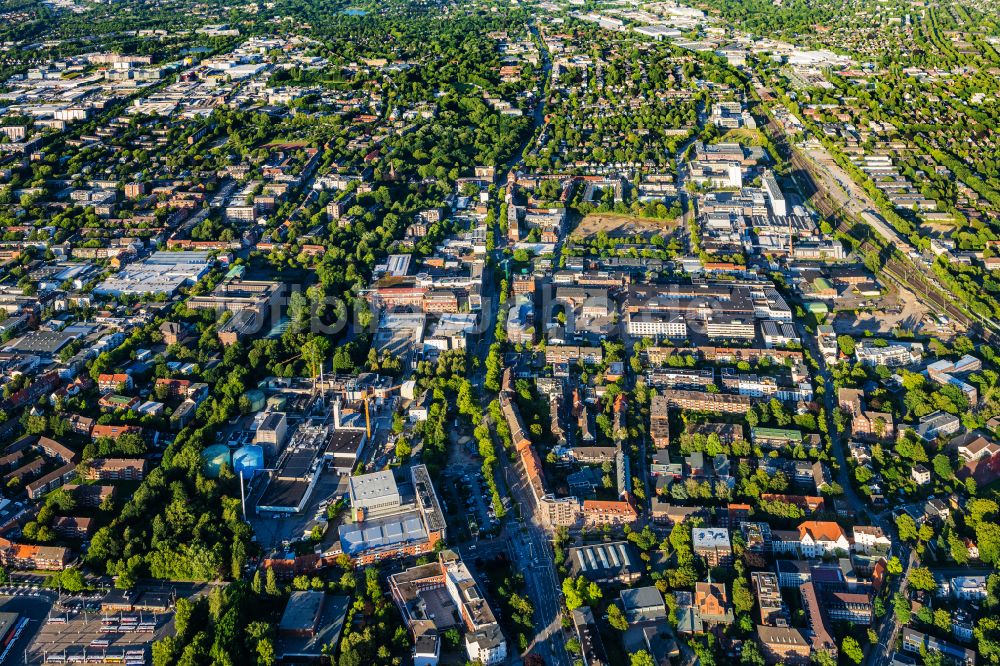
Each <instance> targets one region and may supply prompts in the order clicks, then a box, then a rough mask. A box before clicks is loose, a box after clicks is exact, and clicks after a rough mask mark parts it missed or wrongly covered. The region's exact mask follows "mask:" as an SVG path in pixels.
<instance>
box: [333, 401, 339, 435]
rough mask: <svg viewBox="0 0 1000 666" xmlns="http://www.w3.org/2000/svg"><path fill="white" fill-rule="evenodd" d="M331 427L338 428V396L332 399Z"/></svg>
mask: <svg viewBox="0 0 1000 666" xmlns="http://www.w3.org/2000/svg"><path fill="white" fill-rule="evenodd" d="M333 429H334V430H340V397H336V398H334V399H333Z"/></svg>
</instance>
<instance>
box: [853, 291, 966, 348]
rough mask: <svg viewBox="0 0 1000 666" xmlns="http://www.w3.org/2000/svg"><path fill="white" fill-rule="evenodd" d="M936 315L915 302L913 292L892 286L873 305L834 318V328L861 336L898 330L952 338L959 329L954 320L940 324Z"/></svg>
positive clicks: (946, 338) (884, 333) (918, 302)
mask: <svg viewBox="0 0 1000 666" xmlns="http://www.w3.org/2000/svg"><path fill="white" fill-rule="evenodd" d="M928 315H929V317H928ZM935 317H936V316H935V314H934V313H932V312H931V311H930V309H929V308H928V307H927V306H926V305H924V304H923V303H921V302H920V301H918V300H917V297H916V296H915V295H914V294H913V293H912V292H910V291H907V290H905V289H893V290H892V291H890V292H889V293H888V294H886V295H885V296H883V297H881V298H880V299H878V302H877V307H875V308H872V309H867V310H859V311H858V312H857V313H856V314H855V313H850V312H842V313H840V314H838V315H837V316H836V318H835V319H834V320H833V329H834V331H836V332H837V333H838V334H840V333H846V334H848V335H860V334H864V333H865V332H867V331H870V332H871V333H873V334H880V335H887V334H890V333H892V332H893V331H894V330H896V329H899V330H904V331H912V332H913V333H916V334H920V335H932V336H934V337H937V338H941V339H943V340H948V339H951V338H952V337H954V336H955V335H956V333H960V332H962V331H961V330H956V323H955V322H951V323H950V324H949V325H947V326H942V325H941V324H939V322H938V321H937V319H936V318H935ZM931 322H933V323H931Z"/></svg>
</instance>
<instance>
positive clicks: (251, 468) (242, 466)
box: [233, 444, 264, 480]
mask: <svg viewBox="0 0 1000 666" xmlns="http://www.w3.org/2000/svg"><path fill="white" fill-rule="evenodd" d="M262 469H264V449H263V448H261V447H259V446H257V445H256V444H247V445H246V446H241V447H240V448H238V449H236V451H235V452H233V471H234V472H236V475H237V476H239V474H240V472H241V471H242V472H243V478H244V479H247V480H249V479H252V478H253V475H254V474H256V473H257V472H258V471H260V470H262Z"/></svg>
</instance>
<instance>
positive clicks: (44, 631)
mask: <svg viewBox="0 0 1000 666" xmlns="http://www.w3.org/2000/svg"><path fill="white" fill-rule="evenodd" d="M170 619H171V616H170V614H169V613H152V612H149V611H130V612H124V613H111V614H106V615H105V614H103V613H101V612H91V611H87V610H62V611H59V610H57V609H55V608H54V609H52V612H51V614H50V615H48V616H47V617H45V618H42V620H41V621H40V626H39V627H38V630H37V632H36V633H35V637H34V640H33V641H32V642H31V645H30V646H29V647H28V649H27V650H26V652H25V654H24V655H22V657H23V659H24V661H23V663H25V664H43V663H71V662H80V661H81V660H85V661H88V662H94V663H101V662H102V661H104V660H105V659H107V660H108V661H114V662H118V663H121V662H122V661H124V662H127V663H133V662H134V663H137V664H139V663H147V661H148V659H149V647H150V645H151V644H152V643H153V641H155V640H158V639H160V638H163V636H165V635H167V634H168V633H169V627H170V625H171V622H170Z"/></svg>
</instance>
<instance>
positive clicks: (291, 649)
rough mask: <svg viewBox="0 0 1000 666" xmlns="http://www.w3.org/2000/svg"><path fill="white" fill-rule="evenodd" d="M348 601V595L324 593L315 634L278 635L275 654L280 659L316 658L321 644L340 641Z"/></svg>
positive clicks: (319, 652) (320, 649)
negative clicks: (299, 635)
mask: <svg viewBox="0 0 1000 666" xmlns="http://www.w3.org/2000/svg"><path fill="white" fill-rule="evenodd" d="M296 594H299V593H296ZM312 594H319V595H323V593H322V592H312ZM289 603H291V600H289ZM350 603H351V599H350V597H345V596H339V595H338V596H333V595H326V596H325V598H324V599H323V609H322V614H321V615H320V618H319V622H317V623H316V633H315V635H314V636H311V637H310V636H301V637H290V636H279V637H278V644H277V653H278V654H277V656H278V657H279V658H282V659H288V658H292V657H304V658H316V657H319V656H320V655H322V653H323V646H325V645H334V646H336V645H337V644H338V643H339V642H340V632H341V630H342V629H343V628H344V618H345V617H346V616H347V608H348V605H349V604H350ZM282 620H284V617H282Z"/></svg>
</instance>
